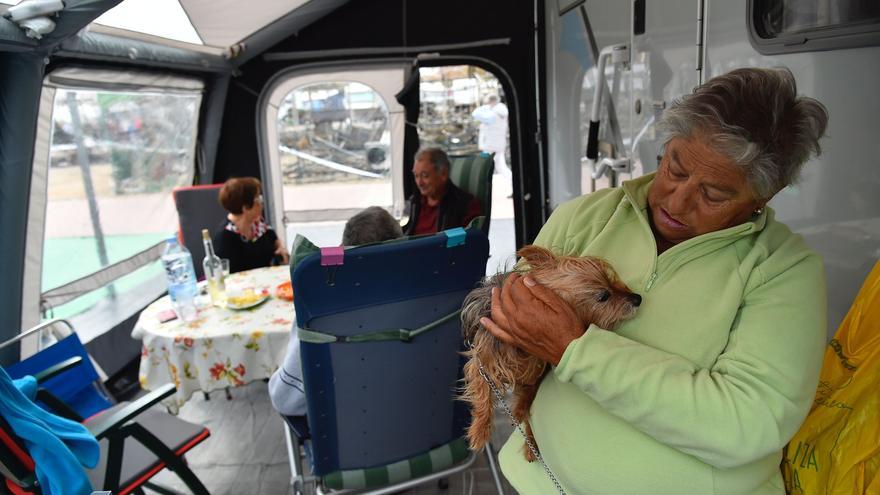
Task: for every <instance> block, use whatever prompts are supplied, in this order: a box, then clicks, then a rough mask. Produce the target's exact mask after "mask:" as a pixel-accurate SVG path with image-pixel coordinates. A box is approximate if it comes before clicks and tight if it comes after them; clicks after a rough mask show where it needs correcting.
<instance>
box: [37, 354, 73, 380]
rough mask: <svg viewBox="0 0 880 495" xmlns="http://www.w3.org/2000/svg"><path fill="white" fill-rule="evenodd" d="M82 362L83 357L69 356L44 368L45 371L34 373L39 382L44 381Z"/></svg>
mask: <svg viewBox="0 0 880 495" xmlns="http://www.w3.org/2000/svg"><path fill="white" fill-rule="evenodd" d="M81 362H82V358H81V357H80V356H73V357H69V358H67V359H65V360H64V361H61V362H59V363H57V364H54V365H52V366H49V367H48V368H46V369H44V370H43V371H41V372H39V373H36V374H34V378H36V379H37V383H42V382H44V381H46V380H48V379H49V378H52V377H54V376H57V375H59V374H61V373H64V372H65V371H67V370H69V369H71V368H73V367H75V366H78V365H79V364H80V363H81Z"/></svg>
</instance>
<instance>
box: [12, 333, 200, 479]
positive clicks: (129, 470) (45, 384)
mask: <svg viewBox="0 0 880 495" xmlns="http://www.w3.org/2000/svg"><path fill="white" fill-rule="evenodd" d="M59 324H61V325H65V326H67V327H68V328H69V329H71V330H72V328H73V327H72V326H71V325H70V323H69V322H67V321H66V320H51V321H48V322H45V323H43V324H41V325H38V326H36V327H34V328H32V329H30V330H28V331H25V332H23V333H22V334H20V335H19V336H17V337H15V338H13V339H11V340H9V341H7V342H4V343H3V344H0V347H4V346H7V345H9V344H11V343H13V342H17V341H19V340H21V339H22V338H25V337H28V336H31V335H36V334H40V333H42V331H44V330H46V329H48V328H50V327H53V326H55V325H59ZM41 366H42V368H41ZM6 369H7V372H8V373H9V374H10V376H11V377H12V378H21V377H22V376H24V375H28V374H29V375H34V376H36V377H37V378H38V380H39V384H40V389H39V391H38V392H37V396H36V399H37V400H36V402H37V404H38V405H40V406H41V407H43V409H46V410H48V411H50V412H52V413H55V414H57V415H59V416H63V417H66V418H68V419H71V420H74V421H78V422H81V423H83V424H84V425H85V426H86V427H87V428H88V429H89V431H90V432H91V433H92V434H93V435H94V436H95V437H96V438H97V439H98V440H99V443H100V446H101V458H100V461H99V463H98V465H97V466H96V467H95V468H94V469H91V470H89V471H88V472H87V474H88V477H89V479H90V480H91V482H92V486H93V487H94V488H96V489H98V488H103V489H105V490H111V491H112V492H113V493H114V495H124V494H126V493H130V492H132V491H137V490H138V489H139V487H141V486H147V487H149V488H151V489H153V490H155V491H159V492H160V493H169V492H168V491H167V490H165V489H163V488H162V487H158V486H156V485H154V484H152V483H150V482H149V480H150V479H151V478H152V477H153V476H155V475H156V474H157V473H158V472H160V471H161V470H162V469H163V468H165V467H168V468H169V469H171V470H172V471H174V472H175V473H176V474H177V475H178V476H179V477H180V479H181V480H183V482H184V483H185V484H186V485H187V487H189V489H190V490H191V491H192V492H193V493H196V494H207V493H208V492H207V490H206V489H205V487H204V485H202V483H201V482H200V481H199V480H198V478H197V477H196V476H195V474H193V472H192V471H191V470H190V469H189V467H188V466H187V465H186V462H185V460H184V457H183V456H184V454H186V452H188V451H189V450H190V449H192V448H193V447H195V446H196V445H198V444H199V443H201V442H202V441H203V440H205V439H206V438H208V436H210V432H209V431H208V429H207V428H205V427H203V426H201V425H195V424H192V423H189V422H187V421H184V420H181V419H179V418H177V417H175V416H172V415H170V414H168V413H166V412H164V411H162V410H159V409H156V408H154V407H153V406H155V405H157V404H158V403H159V402H160V401H162V400H163V399H165V398H167V397H169V396H170V395H172V394H173V393H174V391H175V387H174V385H171V384H168V385H165V386H163V387H161V388H159V389H157V390H154V391H153V392H151V393H149V394H147V395H144V396H143V397H140V398H139V399H137V400H136V401H134V402H131V403H128V402H119V403H115V404H114V403H113V401H112V399H111V398H110V397H109V396H108V395H104V394H102V393H101V391H100V387H98V386H96V385H95V384H93V383H92V382H89V379H90V378H91V377H94V378H95V379H96V378H97V376H98V375H97V372H96V370H95V369H94V367H93V366H92V363H91V361H90V359H89V356H88V353H87V352H86V350H85V348H84V347H83V346H82V344H81V343H80V341H79V338H78V337H77V336H76V333H75V332H73V333H71V334H70V335H69V336H66V337H63V338H62V339H61V340H59V341H58V342H57V343H55V344H53V345H50V346H48V347H46V348H45V349H43V350H41V351H40V352H38V353H37V354H35V355H34V356H31V357H29V358H27V359H25V360H23V361H21V362H19V363H17V364H15V365H12V366H10V367H8V368H6ZM56 394H57V395H56ZM67 400H70V402H69V403H68V402H67ZM102 404H103V405H104V406H106V407H103V406H102ZM5 426H8V424H6V425H5ZM3 427H4V423H0V430H2V431H3V432H2V433H0V461H2V462H0V468H2V469H0V473H2V474H3V475H5V476H6V479H7V488H9V489H10V490H12V491H13V493H39V487H36V486H34V484H33V481H34V479H35V478H34V477H33V476H32V474H33V471H34V463H33V460H32V459H30V457H29V456H28V455H27V450H26V449H24V448H23V444H22V443H21V442H20V441H17V440H16V435H15V433H14V432H13V431H12V430H11V429H9V428H5V429H4V428H3ZM16 445H18V447H16ZM35 489H36V490H37V491H36V492H35V491H34V490H35Z"/></svg>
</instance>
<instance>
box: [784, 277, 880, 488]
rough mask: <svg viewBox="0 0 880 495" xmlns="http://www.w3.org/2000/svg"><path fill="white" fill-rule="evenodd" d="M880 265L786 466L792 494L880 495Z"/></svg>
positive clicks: (844, 327)
mask: <svg viewBox="0 0 880 495" xmlns="http://www.w3.org/2000/svg"><path fill="white" fill-rule="evenodd" d="M878 467H880V262H878V263H877V264H876V265H874V269H873V270H871V273H870V274H869V275H868V279H867V280H865V283H864V285H862V289H861V290H860V291H859V294H858V295H857V296H856V299H855V301H854V302H853V305H852V307H850V309H849V313H847V315H846V318H844V320H843V323H841V324H840V327H839V328H838V329H837V333H836V334H835V335H834V339H832V340H831V342H830V343H829V344H828V348H827V349H826V351H825V361H824V363H823V364H822V373H821V375H820V379H819V388H818V390H817V392H816V400H815V402H814V403H813V409H812V410H811V411H810V414H809V415H808V416H807V419H806V421H805V422H804V424H803V426H801V429H800V430H799V431H798V433H797V434H796V435H795V436H794V438H793V439H792V440H791V442H789V444H788V446H787V447H786V449H785V452H784V456H783V460H782V472H783V476H784V478H785V487H786V490H787V491H788V492H789V493H790V494H793V495H801V494H803V495H811V494H828V495H838V494H847V495H853V494H858V495H862V494H872V495H880V477H878V476H877V472H878Z"/></svg>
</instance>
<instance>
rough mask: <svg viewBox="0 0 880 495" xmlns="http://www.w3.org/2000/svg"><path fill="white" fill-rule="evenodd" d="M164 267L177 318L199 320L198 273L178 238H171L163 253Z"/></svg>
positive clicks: (187, 320)
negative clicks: (197, 302) (197, 305)
mask: <svg viewBox="0 0 880 495" xmlns="http://www.w3.org/2000/svg"><path fill="white" fill-rule="evenodd" d="M162 266H164V267H165V278H166V280H167V282H168V295H169V296H171V304H172V306H173V307H174V312H175V313H177V317H178V318H180V319H181V320H183V321H186V322H191V321H194V320H196V319H197V318H198V309H196V296H197V295H198V293H199V290H198V287H196V271H195V270H194V269H193V262H192V255H191V254H189V250H188V249H186V247H184V246H181V245H180V243H178V242H177V237H176V236H172V237H169V238H168V240H167V241H166V244H165V251H164V252H163V253H162Z"/></svg>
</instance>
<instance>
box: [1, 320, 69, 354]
mask: <svg viewBox="0 0 880 495" xmlns="http://www.w3.org/2000/svg"><path fill="white" fill-rule="evenodd" d="M59 323H61V324H63V325H65V326H67V328H68V329H69V330H70V332H71V333H74V332H75V330H74V329H73V325H71V324H70V322H69V321H67V320H65V319H64V318H54V319H52V320H48V321H44V322H43V323H40V324H39V325H37V326H35V327H32V328H29V329H27V330H25V331H24V332H21V333H20V334H18V335H16V336H15V337H12V338H11V339H9V340H7V341H6V342H3V343H2V344H0V349H3V348H6V347H9V346H11V345H12V344H14V343H16V342H18V341H20V340H22V339H24V338H25V337H29V336H31V335H33V334H35V333H37V332H41V331H43V330H45V329H47V328H49V327H51V326H54V325H57V324H59Z"/></svg>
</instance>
